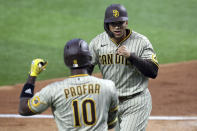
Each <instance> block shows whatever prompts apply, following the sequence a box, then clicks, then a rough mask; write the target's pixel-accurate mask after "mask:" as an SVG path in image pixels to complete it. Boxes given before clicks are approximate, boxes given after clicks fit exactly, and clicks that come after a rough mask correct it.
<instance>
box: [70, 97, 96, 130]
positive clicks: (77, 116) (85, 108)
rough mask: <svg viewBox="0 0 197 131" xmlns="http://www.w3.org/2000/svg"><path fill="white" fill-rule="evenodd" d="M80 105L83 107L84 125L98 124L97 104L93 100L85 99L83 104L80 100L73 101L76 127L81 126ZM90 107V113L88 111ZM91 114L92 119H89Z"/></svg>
mask: <svg viewBox="0 0 197 131" xmlns="http://www.w3.org/2000/svg"><path fill="white" fill-rule="evenodd" d="M79 104H80V106H81V107H82V111H81V113H82V117H83V121H84V124H85V125H87V126H91V125H94V124H95V122H96V107H95V102H94V100H92V99H85V100H83V101H82V102H81V103H80V102H79V101H78V100H74V101H72V105H73V113H74V121H75V125H74V126H75V127H79V126H81V122H80V114H79ZM88 105H89V109H90V111H88ZM89 113H90V117H91V118H88V114H89Z"/></svg>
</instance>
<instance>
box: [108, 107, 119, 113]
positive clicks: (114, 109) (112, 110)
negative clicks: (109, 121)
mask: <svg viewBox="0 0 197 131" xmlns="http://www.w3.org/2000/svg"><path fill="white" fill-rule="evenodd" d="M118 108H119V107H118V106H116V107H115V108H112V109H110V112H114V111H116V110H118Z"/></svg>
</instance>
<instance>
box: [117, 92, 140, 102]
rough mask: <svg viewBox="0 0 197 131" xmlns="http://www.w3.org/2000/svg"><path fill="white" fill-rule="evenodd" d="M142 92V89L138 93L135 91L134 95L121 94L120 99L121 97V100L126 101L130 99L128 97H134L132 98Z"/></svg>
mask: <svg viewBox="0 0 197 131" xmlns="http://www.w3.org/2000/svg"><path fill="white" fill-rule="evenodd" d="M141 93H142V91H141V92H138V93H135V94H133V95H129V96H119V97H118V99H119V101H125V100H128V99H132V98H134V97H136V96H138V95H140V94H141Z"/></svg>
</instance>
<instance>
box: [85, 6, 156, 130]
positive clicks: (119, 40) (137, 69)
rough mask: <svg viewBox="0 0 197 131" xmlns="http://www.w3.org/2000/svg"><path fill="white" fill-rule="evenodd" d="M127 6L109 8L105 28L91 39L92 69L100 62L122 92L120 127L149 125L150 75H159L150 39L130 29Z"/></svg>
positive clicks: (139, 127)
mask: <svg viewBox="0 0 197 131" xmlns="http://www.w3.org/2000/svg"><path fill="white" fill-rule="evenodd" d="M127 26H128V16H127V11H126V9H125V7H124V6H122V5H119V4H112V5H110V6H109V7H107V8H106V11H105V19H104V29H105V32H103V33H101V34H99V35H97V36H96V37H95V38H94V39H93V40H92V41H91V42H90V45H89V47H90V52H91V54H92V57H93V59H92V66H91V67H90V68H89V73H91V72H92V70H93V68H94V65H96V64H98V66H99V68H100V70H101V73H102V75H103V78H104V79H109V80H112V81H114V82H115V85H116V88H117V91H118V96H119V124H118V125H119V127H116V130H121V131H142V130H145V129H146V126H147V122H148V117H149V115H150V112H151V109H152V100H151V95H150V92H149V90H148V79H149V78H156V76H157V72H158V61H157V59H156V53H155V52H154V50H153V47H152V44H151V43H150V41H149V40H148V39H147V38H146V37H145V36H143V35H141V34H139V33H137V32H135V31H133V30H130V29H128V28H127Z"/></svg>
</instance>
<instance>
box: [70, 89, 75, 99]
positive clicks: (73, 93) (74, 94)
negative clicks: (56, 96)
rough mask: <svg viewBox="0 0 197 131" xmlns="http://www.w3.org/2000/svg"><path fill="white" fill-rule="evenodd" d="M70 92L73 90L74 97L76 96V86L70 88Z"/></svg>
mask: <svg viewBox="0 0 197 131" xmlns="http://www.w3.org/2000/svg"><path fill="white" fill-rule="evenodd" d="M70 92H71V95H72V97H74V96H76V92H75V88H74V87H71V88H70Z"/></svg>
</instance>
